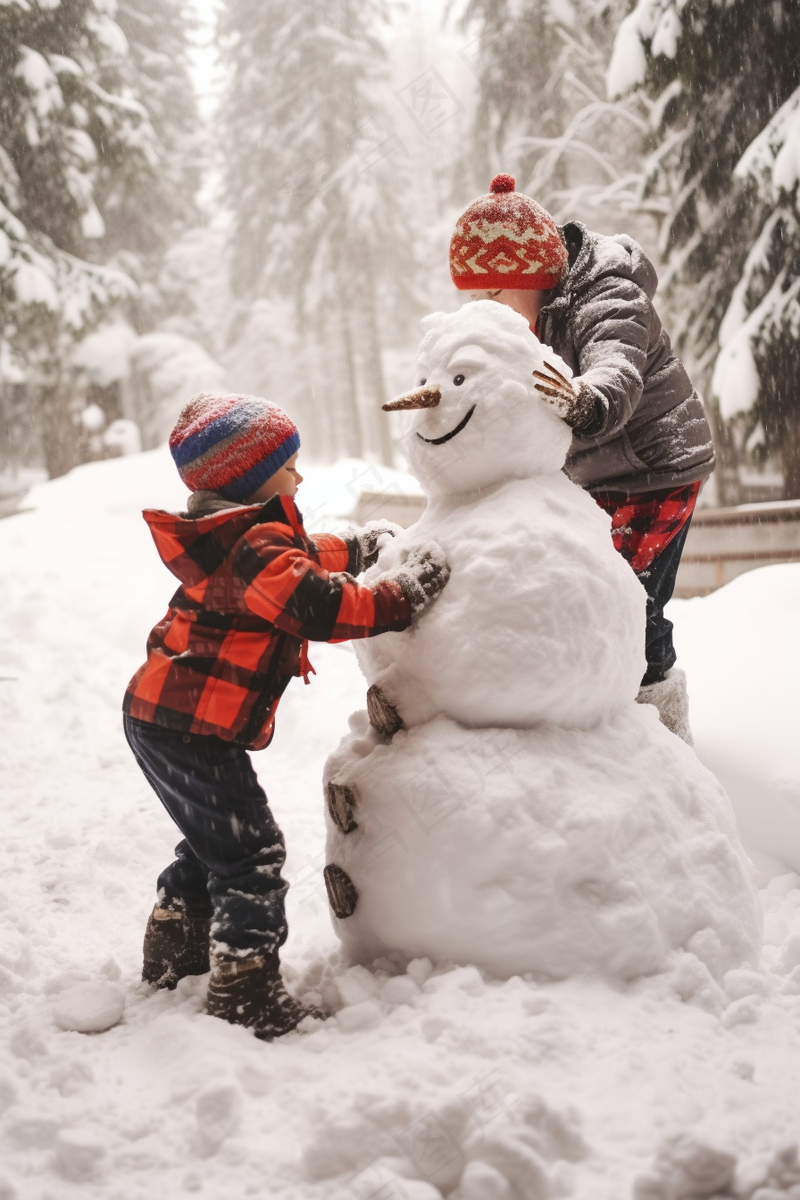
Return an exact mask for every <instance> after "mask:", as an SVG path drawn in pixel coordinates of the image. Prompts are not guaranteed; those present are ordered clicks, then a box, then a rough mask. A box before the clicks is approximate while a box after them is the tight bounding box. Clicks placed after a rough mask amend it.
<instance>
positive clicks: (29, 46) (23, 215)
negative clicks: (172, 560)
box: [0, 0, 153, 475]
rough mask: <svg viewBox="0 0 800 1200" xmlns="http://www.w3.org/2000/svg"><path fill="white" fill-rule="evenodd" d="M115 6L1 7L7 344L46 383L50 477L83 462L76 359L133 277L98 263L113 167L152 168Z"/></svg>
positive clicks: (72, 0) (103, 2)
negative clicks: (103, 186)
mask: <svg viewBox="0 0 800 1200" xmlns="http://www.w3.org/2000/svg"><path fill="white" fill-rule="evenodd" d="M113 10H114V5H113V3H111V2H110V0H61V2H60V3H55V4H54V3H52V2H51V0H11V2H10V3H7V4H4V5H2V6H0V303H1V304H2V312H1V313H0V320H1V321H2V324H1V326H0V339H2V340H3V341H5V343H6V344H7V346H9V347H10V349H11V351H12V352H13V353H14V354H15V355H16V356H17V358H18V359H19V360H20V361H22V362H23V363H24V365H25V368H26V370H27V372H28V374H29V375H30V374H35V375H36V377H37V378H38V380H39V387H38V391H37V394H38V396H39V398H40V410H39V412H38V413H36V414H33V415H34V419H38V420H39V421H40V422H41V426H42V434H43V448H44V454H45V461H46V465H47V468H48V470H49V472H50V474H51V475H56V474H60V473H62V472H63V471H65V470H68V469H69V467H70V466H72V465H73V464H74V462H75V459H76V441H77V439H76V427H75V423H74V419H73V418H74V413H73V412H72V399H73V388H72V380H71V371H70V367H69V355H70V350H71V347H72V345H73V343H74V341H75V339H76V338H77V337H78V336H79V335H80V334H81V332H83V331H84V330H85V329H86V328H87V327H88V326H89V325H90V324H91V322H92V321H94V320H96V319H97V317H98V316H99V314H100V313H101V312H102V311H103V309H104V308H106V307H108V306H109V305H110V304H113V303H115V302H117V301H119V300H120V299H121V298H123V297H124V296H126V295H129V294H130V292H131V289H132V286H133V285H132V283H131V281H130V280H129V279H128V278H127V277H126V276H125V275H123V274H122V273H121V272H119V271H113V270H110V269H107V268H104V267H102V266H100V265H95V264H93V263H92V262H90V261H89V259H90V258H92V257H94V256H95V249H94V248H95V247H96V245H97V241H98V239H100V238H102V236H103V234H104V233H105V222H104V219H103V216H102V213H101V211H100V209H99V207H98V204H97V195H96V186H97V183H98V178H99V176H100V174H101V172H102V171H103V169H104V166H105V164H107V163H109V162H110V161H112V160H114V159H120V158H124V159H126V160H129V161H136V162H137V163H141V165H142V169H145V168H146V166H147V164H148V162H149V158H150V155H151V153H152V150H151V147H152V141H153V136H152V128H151V126H150V122H149V120H148V115H147V111H146V109H145V108H144V107H143V105H142V104H141V103H140V102H139V101H138V100H137V98H136V97H135V95H134V94H133V92H132V89H131V87H130V85H129V83H128V82H127V80H126V74H125V70H126V58H127V54H128V48H127V43H126V39H125V36H124V34H123V33H122V30H121V29H120V27H119V25H118V24H117V23H116V22H115V21H114V20H113V17H112V15H111V14H112V13H113Z"/></svg>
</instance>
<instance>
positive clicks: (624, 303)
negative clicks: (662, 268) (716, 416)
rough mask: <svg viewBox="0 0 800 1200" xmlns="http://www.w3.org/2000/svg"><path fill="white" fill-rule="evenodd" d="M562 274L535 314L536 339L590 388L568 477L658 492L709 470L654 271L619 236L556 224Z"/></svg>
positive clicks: (700, 424) (710, 454)
mask: <svg viewBox="0 0 800 1200" xmlns="http://www.w3.org/2000/svg"><path fill="white" fill-rule="evenodd" d="M561 232H562V236H563V237H564V241H565V243H566V246H567V250H568V252H569V262H570V265H569V270H568V272H567V274H566V276H565V278H564V279H563V280H562V282H561V283H560V284H559V286H558V288H556V289H554V290H553V292H552V293H551V294H550V297H549V299H548V302H547V304H546V305H545V307H544V308H543V309H542V312H541V315H540V317H539V336H540V338H541V339H542V341H543V342H546V343H547V344H548V345H550V346H552V347H553V349H554V350H556V351H557V353H558V354H560V355H561V357H562V358H563V359H564V360H565V361H566V362H568V363H569V365H570V367H571V368H572V370H573V372H574V373H575V374H576V375H580V376H581V378H582V380H583V382H584V384H588V385H589V386H591V388H592V389H593V391H594V394H595V398H596V401H597V405H596V407H597V412H598V418H597V422H596V424H595V426H593V427H592V428H591V429H589V430H587V431H585V432H581V433H577V432H576V434H575V436H574V437H573V441H572V446H571V448H570V453H569V455H568V457H567V463H566V471H567V474H568V475H569V476H570V478H571V479H573V480H574V481H575V482H576V483H578V484H580V485H581V486H582V487H585V488H589V489H591V490H594V491H600V490H606V489H607V490H609V491H620V492H627V493H637V492H650V491H657V490H659V489H662V488H673V487H679V486H682V485H684V484H687V483H694V482H695V481H696V480H699V479H705V477H706V476H707V475H710V474H711V472H712V470H713V469H714V447H713V442H712V439H711V430H710V428H709V424H708V421H707V419H706V415H705V413H704V411H703V405H702V403H701V401H700V398H699V396H698V395H697V392H696V391H695V390H694V388H693V387H692V384H691V381H690V379H689V376H688V375H687V374H686V371H685V369H684V367H683V364H682V363H681V361H680V359H679V358H677V357H676V355H675V354H674V353H673V352H672V347H671V345H670V340H669V337H668V336H667V334H666V332H665V331H664V328H663V326H662V324H661V321H660V319H659V317H658V314H657V312H656V310H655V308H654V307H653V297H654V295H655V291H656V288H657V286H658V278H657V275H656V272H655V268H654V267H653V264H652V263H651V262H650V260H649V259H648V258H647V256H646V255H645V253H644V251H643V250H642V248H641V246H640V245H639V244H638V242H635V241H634V240H633V238H630V237H627V236H626V235H624V234H618V235H617V236H615V237H607V236H605V235H603V234H599V233H592V232H590V231H589V230H588V229H586V228H585V227H584V226H583V225H581V224H580V223H579V222H577V221H573V222H570V223H569V224H568V225H565V226H563V228H562V230H561Z"/></svg>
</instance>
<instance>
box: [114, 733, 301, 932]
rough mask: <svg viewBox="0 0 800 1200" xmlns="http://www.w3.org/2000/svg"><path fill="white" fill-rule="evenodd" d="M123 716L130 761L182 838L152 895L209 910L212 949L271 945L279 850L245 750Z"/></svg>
mask: <svg viewBox="0 0 800 1200" xmlns="http://www.w3.org/2000/svg"><path fill="white" fill-rule="evenodd" d="M123 722H124V726H125V736H126V737H127V739H128V744H129V745H130V748H131V750H132V751H133V754H134V757H135V759H136V761H137V762H138V764H139V766H140V767H141V769H142V771H143V772H144V775H145V777H146V778H147V781H148V783H149V784H150V786H151V787H152V788H153V791H154V792H155V793H156V795H157V796H158V798H159V799H160V801H161V803H162V804H163V805H164V807H165V808H166V810H167V812H168V813H169V815H170V816H171V817H172V819H173V821H174V822H175V824H176V825H177V826H178V828H179V829H180V831H181V833H182V834H183V836H184V840H183V841H182V842H180V843H179V844H178V845H177V846H176V847H175V854H176V858H175V861H174V862H173V863H171V864H170V866H168V867H167V868H166V870H164V871H162V872H161V874H160V875H159V877H158V895H159V899H160V900H162V901H164V902H165V903H167V904H169V903H170V902H172V903H177V904H179V905H181V906H185V909H186V912H187V913H189V914H190V915H191V916H196V917H208V916H213V923H212V926H211V934H212V937H213V938H214V941H215V942H217V943H218V944H220V946H221V948H224V947H225V946H227V947H230V949H231V950H232V951H234V952H238V953H245V954H248V953H253V952H255V951H259V950H263V951H267V952H270V951H275V950H277V949H278V947H279V946H282V945H283V943H284V942H285V941H286V934H287V927H286V914H285V899H286V892H287V891H288V887H289V885H288V883H286V881H285V880H284V879H282V878H281V868H282V867H283V864H284V862H285V859H286V850H285V846H284V840H283V834H282V833H281V831H280V829H278V827H277V825H276V824H275V820H274V818H273V816H272V813H271V812H270V809H269V805H268V803H267V797H266V794H265V792H264V790H263V788H262V787H261V785H260V784H259V782H258V779H257V778H256V773H255V771H254V770H253V765H252V763H251V762H250V757H249V755H248V753H247V751H246V750H245V749H244V748H243V747H242V746H237V745H236V744H234V743H233V742H226V741H223V740H222V738H217V737H206V736H204V735H202V734H191V733H178V732H176V731H175V730H171V729H162V728H161V727H160V726H158V725H151V724H149V723H148V722H146V721H137V720H135V719H134V718H133V717H129V716H127V715H126V716H124V717H123Z"/></svg>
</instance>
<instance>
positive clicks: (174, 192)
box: [101, 0, 204, 277]
mask: <svg viewBox="0 0 800 1200" xmlns="http://www.w3.org/2000/svg"><path fill="white" fill-rule="evenodd" d="M117 21H118V23H119V26H120V28H121V29H122V31H123V33H124V34H125V37H126V39H127V42H128V47H129V56H128V59H127V64H126V66H127V72H126V73H127V76H128V79H129V82H130V86H131V88H132V90H134V91H135V94H136V95H137V96H138V97H139V98H140V100H141V102H142V104H143V105H144V107H145V108H146V110H147V116H148V119H149V122H150V126H151V128H152V132H153V136H152V139H151V141H150V145H149V147H148V153H147V155H146V156H132V155H130V154H127V153H124V152H118V153H117V155H116V156H115V157H114V159H113V160H112V159H111V157H110V156H109V158H108V160H107V163H106V170H105V172H104V175H103V179H102V204H101V207H102V210H103V214H104V217H105V225H106V237H105V239H104V241H103V243H102V249H103V252H104V253H105V254H111V253H117V252H119V251H124V252H125V253H126V254H128V255H130V254H135V255H137V257H138V258H139V260H140V265H139V270H140V271H142V270H143V271H145V272H146V274H147V275H148V277H153V276H154V274H155V271H156V269H157V267H158V265H159V262H160V258H161V255H162V254H163V253H164V251H165V250H166V249H167V248H168V247H169V246H170V245H172V244H173V243H174V242H175V241H176V240H177V239H178V238H179V237H180V236H181V235H182V234H183V232H184V231H185V230H186V229H187V228H188V227H189V226H191V225H192V224H194V223H196V221H197V220H198V217H199V214H198V208H197V203H196V200H195V197H196V194H197V190H198V188H199V186H200V174H201V166H202V165H203V159H204V146H203V144H202V141H201V137H200V125H199V116H198V111H197V102H196V98H195V93H194V88H193V86H192V81H191V78H190V75H189V65H188V33H189V30H190V21H189V18H188V16H187V12H186V3H185V0H120V3H119V6H118V9H117ZM120 150H121V151H124V147H122V148H120Z"/></svg>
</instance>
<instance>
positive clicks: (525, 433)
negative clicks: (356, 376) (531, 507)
mask: <svg viewBox="0 0 800 1200" xmlns="http://www.w3.org/2000/svg"><path fill="white" fill-rule="evenodd" d="M422 326H423V329H424V330H425V336H424V338H423V339H422V342H421V344H420V348H419V353H418V356H417V365H416V377H415V386H416V391H415V392H412V393H407V397H408V400H407V401H406V402H404V398H403V397H401V398H400V399H399V400H398V401H395V402H394V403H393V405H389V406H387V407H389V408H391V407H397V408H404V407H407V408H410V409H411V412H410V417H409V422H408V427H407V429H406V431H405V436H404V439H403V440H404V447H405V450H406V454H407V455H408V459H409V463H410V464H411V469H412V471H413V472H414V474H415V475H416V477H417V479H418V480H419V481H420V483H421V484H422V486H423V487H424V489H425V491H426V493H427V494H428V495H429V496H439V495H451V494H461V493H466V492H473V491H478V490H480V489H483V488H487V487H492V486H493V485H495V484H498V483H502V482H504V481H505V480H507V479H527V478H528V477H529V476H531V475H544V474H554V473H556V472H558V471H560V470H561V468H562V467H563V465H564V460H565V458H566V455H567V450H568V448H569V444H570V441H571V438H572V433H571V430H570V429H569V428H568V427H567V426H566V425H565V424H564V422H563V421H562V420H560V418H559V417H557V416H556V415H555V413H554V412H553V411H552V409H551V407H550V405H549V404H548V403H547V402H546V401H545V399H544V398H543V397H542V396H541V395H540V394H539V392H537V391H536V390H535V388H534V386H533V384H534V379H533V372H534V371H535V370H537V369H539V368H540V367H541V365H542V362H543V352H542V347H541V344H540V342H539V340H538V338H536V337H535V336H534V334H533V333H531V331H530V328H529V327H528V323H527V321H526V320H525V318H524V317H522V316H520V315H519V313H516V312H514V311H513V310H512V309H511V308H508V307H507V306H505V305H503V304H496V303H494V302H493V301H491V300H478V301H474V302H472V303H471V304H466V305H464V307H463V308H460V309H459V310H458V311H457V312H454V313H433V314H432V315H431V316H429V317H425V318H424V320H423V322H422Z"/></svg>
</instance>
